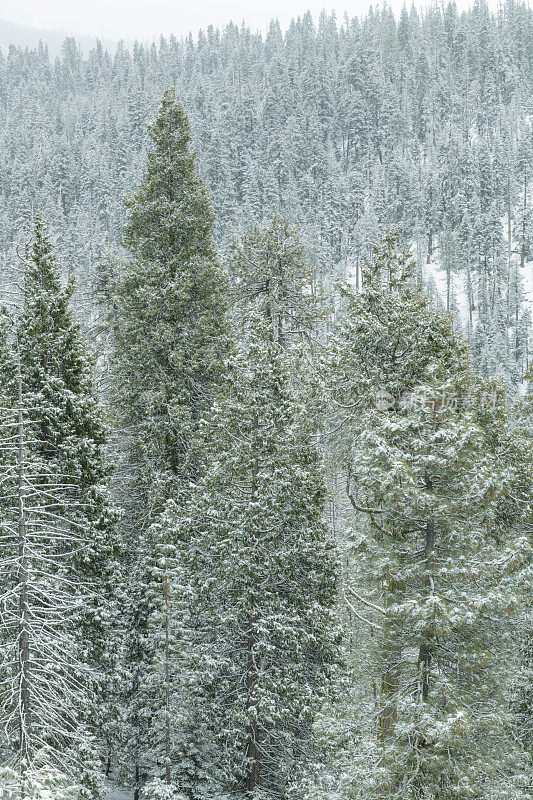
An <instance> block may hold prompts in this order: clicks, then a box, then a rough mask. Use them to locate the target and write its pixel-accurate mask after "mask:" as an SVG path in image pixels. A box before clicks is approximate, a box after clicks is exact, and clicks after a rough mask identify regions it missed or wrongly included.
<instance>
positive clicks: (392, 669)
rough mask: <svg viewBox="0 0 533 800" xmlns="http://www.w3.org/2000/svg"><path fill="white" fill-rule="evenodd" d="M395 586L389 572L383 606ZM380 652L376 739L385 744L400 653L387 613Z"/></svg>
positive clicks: (393, 712) (389, 734)
mask: <svg viewBox="0 0 533 800" xmlns="http://www.w3.org/2000/svg"><path fill="white" fill-rule="evenodd" d="M397 588H398V585H397V583H396V581H395V580H394V579H393V578H392V577H391V576H390V574H389V577H388V580H387V585H386V592H387V596H386V599H385V608H387V607H388V606H390V605H391V604H392V602H393V597H394V593H395V591H396V590H397ZM382 652H383V667H382V672H381V680H380V699H379V716H378V740H379V741H380V742H381V743H382V744H385V743H386V742H388V741H389V740H390V738H391V737H392V735H393V731H394V724H395V722H396V717H397V708H396V701H397V695H398V689H399V686H400V659H401V654H402V648H401V643H400V641H399V638H398V631H397V629H396V625H395V623H394V622H392V621H391V620H390V619H389V618H388V615H387V614H386V615H385V618H384V620H383V643H382Z"/></svg>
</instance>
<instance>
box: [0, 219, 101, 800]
mask: <svg viewBox="0 0 533 800" xmlns="http://www.w3.org/2000/svg"><path fill="white" fill-rule="evenodd" d="M69 296H70V290H69V289H64V288H63V287H62V286H61V283H60V278H59V269H58V266H57V264H56V260H55V255H54V251H53V247H52V244H51V242H50V239H49V237H48V234H47V231H46V226H45V224H44V222H43V221H42V220H41V219H40V218H37V219H36V221H35V226H34V235H33V242H32V244H31V246H30V247H29V249H28V253H27V257H26V263H25V269H24V298H23V306H22V309H21V312H20V314H19V315H18V318H17V320H16V322H14V323H13V326H12V329H11V330H10V331H7V332H6V333H5V335H4V336H3V341H2V363H1V370H2V385H3V391H2V416H3V421H4V422H5V424H4V425H3V427H2V470H3V481H2V497H1V500H0V502H1V505H2V512H3V513H2V523H1V524H2V537H1V539H0V544H1V550H2V567H3V581H2V584H3V585H2V619H1V633H0V636H1V638H2V645H3V647H2V661H3V670H4V671H3V675H2V691H1V706H0V715H1V717H2V725H1V729H2V735H3V741H2V743H1V749H2V752H3V755H4V757H5V760H4V763H5V764H8V765H9V764H12V766H13V768H14V770H15V774H17V775H18V782H19V784H21V791H22V795H23V796H28V797H34V796H35V797H40V796H41V795H40V794H39V792H40V791H41V790H42V791H43V792H45V790H48V791H51V790H53V791H54V792H56V794H54V797H56V796H57V797H63V794H62V792H64V793H66V794H65V795H64V796H65V797H67V796H68V797H70V796H73V797H74V796H75V797H86V798H89V797H90V798H95V797H97V796H99V792H100V780H99V775H98V773H99V765H98V758H97V752H96V746H95V740H94V737H93V735H92V733H91V730H90V728H91V725H92V723H94V722H96V721H97V720H98V719H99V714H98V705H99V703H100V702H101V701H102V699H103V697H104V696H105V691H106V688H105V687H106V682H105V679H104V676H103V675H102V669H103V668H104V666H105V665H107V666H108V663H107V664H106V662H107V659H108V655H109V653H108V645H107V641H108V640H109V639H112V636H111V625H112V620H113V614H112V610H113V604H112V593H111V580H112V568H113V554H114V553H113V551H114V548H113V533H112V531H113V523H114V515H113V514H112V512H111V509H110V506H109V503H108V498H107V492H106V482H107V469H106V466H105V463H104V457H103V447H104V443H105V432H104V428H103V425H102V421H101V418H100V409H99V406H98V402H97V399H96V396H95V393H94V391H93V387H92V382H91V373H90V367H89V363H88V357H87V355H86V354H85V353H84V349H83V344H82V340H81V335H80V331H79V329H78V327H77V325H76V324H75V322H74V320H73V318H72V314H71V312H70V310H69V307H68V302H69ZM50 781H52V782H55V783H54V786H55V788H53V789H52V788H51V787H50V785H49V784H50ZM38 787H41V788H38ZM72 793H74V794H72ZM42 796H43V797H44V796H48V795H46V794H45V795H42Z"/></svg>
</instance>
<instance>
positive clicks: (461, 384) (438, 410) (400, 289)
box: [335, 236, 529, 798]
mask: <svg viewBox="0 0 533 800" xmlns="http://www.w3.org/2000/svg"><path fill="white" fill-rule="evenodd" d="M363 278H364V284H363V292H362V294H361V295H359V296H356V297H354V296H350V295H348V303H349V305H348V309H347V318H346V323H345V326H344V328H343V329H342V330H341V334H340V341H339V345H338V354H339V355H338V361H337V364H336V367H337V371H336V372H335V375H336V377H337V378H339V377H340V378H341V381H339V383H338V385H337V386H338V387H339V386H340V387H341V388H340V390H339V388H336V389H335V392H336V393H337V392H338V394H337V398H338V400H339V404H340V402H341V401H340V398H341V397H342V398H343V401H342V405H343V406H344V407H345V408H346V406H348V407H351V416H350V418H349V419H348V420H346V421H345V425H346V432H347V438H346V448H347V449H346V450H345V456H344V457H345V463H346V476H347V477H346V494H347V497H348V499H349V501H350V503H351V505H352V507H353V509H354V511H355V512H356V514H357V516H356V519H355V526H356V527H355V530H354V533H353V534H352V541H353V543H354V546H355V551H356V553H357V554H358V556H359V559H360V564H361V567H360V569H359V570H356V571H355V574H354V576H353V577H352V579H351V580H346V585H345V592H346V593H347V595H349V597H350V601H351V603H353V606H354V611H355V612H356V613H357V614H358V615H359V618H364V616H363V615H364V614H366V616H367V617H368V616H369V615H370V620H369V624H370V625H371V626H374V627H375V629H377V630H379V634H380V640H381V641H380V645H379V649H378V650H377V651H376V653H377V657H376V671H377V676H378V680H379V688H378V690H377V703H376V714H375V730H374V734H375V744H374V745H373V746H370V744H369V742H368V740H367V744H366V746H365V747H363V748H362V754H364V758H365V759H368V758H369V755H370V753H373V760H374V761H375V763H376V764H377V765H378V766H376V767H374V768H370V769H369V768H368V764H366V765H365V764H363V763H361V762H359V765H358V769H357V768H356V770H355V774H356V775H357V776H358V780H363V781H364V783H363V786H364V789H363V791H364V792H365V795H364V796H366V797H376V798H378V797H379V798H381V797H391V798H392V797H402V798H416V797H422V796H426V795H427V796H434V797H439V798H452V797H457V796H470V797H479V798H482V797H500V796H501V797H517V798H518V797H525V794H524V791H525V790H524V789H523V788H522V789H521V788H520V786H519V785H517V786H516V789H513V793H512V794H509V793H508V792H509V791H510V790H509V788H508V781H509V780H511V779H516V780H517V781H520V780H523V778H524V774H525V773H524V772H521V770H524V769H525V759H524V754H523V753H521V751H520V749H519V748H517V747H516V746H515V745H514V744H513V741H512V736H511V735H510V726H509V722H510V720H509V716H508V714H506V711H505V706H506V703H507V697H506V693H505V686H506V680H505V676H506V671H508V670H509V668H510V664H509V659H508V658H506V659H505V660H504V658H503V651H504V645H503V642H504V641H505V637H506V636H507V635H508V632H509V631H508V627H507V626H506V625H505V624H504V623H503V622H502V617H503V615H506V614H509V613H513V610H515V609H516V607H517V604H518V596H517V592H516V590H515V589H514V588H513V587H511V586H510V585H509V583H508V581H507V582H506V575H507V572H508V571H509V570H516V569H517V567H518V566H519V565H520V564H523V563H525V561H526V560H527V558H528V552H529V544H528V541H527V538H526V537H525V536H524V535H523V534H520V532H519V530H518V526H517V520H516V516H514V517H513V518H512V519H511V520H509V519H506V516H505V514H504V513H503V509H504V506H505V503H506V484H507V482H508V481H509V480H510V476H511V475H512V469H511V467H510V465H509V463H508V461H506V460H505V459H504V458H503V457H502V453H503V452H504V451H505V447H504V446H503V433H502V431H503V430H504V429H505V425H506V420H505V414H504V411H503V410H502V397H501V391H499V390H498V389H497V387H496V386H490V385H485V384H483V383H482V382H481V381H479V380H478V379H476V378H475V376H473V375H472V374H471V372H470V369H469V364H468V360H467V358H466V350H465V347H464V345H463V344H462V343H461V342H460V340H459V339H458V338H457V336H456V335H455V334H454V332H453V329H452V327H451V321H450V319H449V318H448V317H446V316H444V315H439V314H438V313H437V312H435V311H434V310H433V309H432V308H431V306H430V303H429V300H428V298H427V297H426V296H424V294H423V293H422V292H421V291H420V290H419V289H418V288H417V287H416V285H415V284H414V282H413V264H412V263H411V262H410V261H409V258H408V256H407V255H406V254H398V253H397V252H396V250H395V247H394V237H391V236H388V237H387V239H386V240H385V244H384V246H383V248H382V249H380V250H378V251H377V252H376V253H375V257H374V263H373V265H372V266H371V267H370V268H368V269H367V270H366V271H365V273H364V275H363ZM339 412H340V413H343V414H345V410H344V411H342V412H341V410H340V408H339ZM370 576H372V578H373V581H374V586H373V589H372V588H371V587H370V591H371V592H372V594H370V596H369V595H368V594H367V591H368V590H366V588H365V589H360V587H359V586H358V583H360V582H361V581H362V580H365V579H366V578H367V577H370ZM363 585H365V584H363ZM495 652H496V653H499V654H501V656H502V657H501V658H495V656H494V653H495ZM512 660H513V663H516V652H515V653H513V656H512ZM507 686H508V684H507ZM356 763H357V758H356ZM506 792H507V794H506Z"/></svg>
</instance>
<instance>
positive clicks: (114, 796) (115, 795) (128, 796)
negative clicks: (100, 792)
mask: <svg viewBox="0 0 533 800" xmlns="http://www.w3.org/2000/svg"><path fill="white" fill-rule="evenodd" d="M106 788H107V790H108V794H107V795H106V800H132V798H133V791H132V790H131V789H121V788H119V787H118V786H115V785H114V784H113V783H108V782H107V781H106Z"/></svg>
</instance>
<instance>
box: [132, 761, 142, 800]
mask: <svg viewBox="0 0 533 800" xmlns="http://www.w3.org/2000/svg"><path fill="white" fill-rule="evenodd" d="M140 796H141V768H140V766H139V764H135V788H134V790H133V800H139V798H140Z"/></svg>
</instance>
